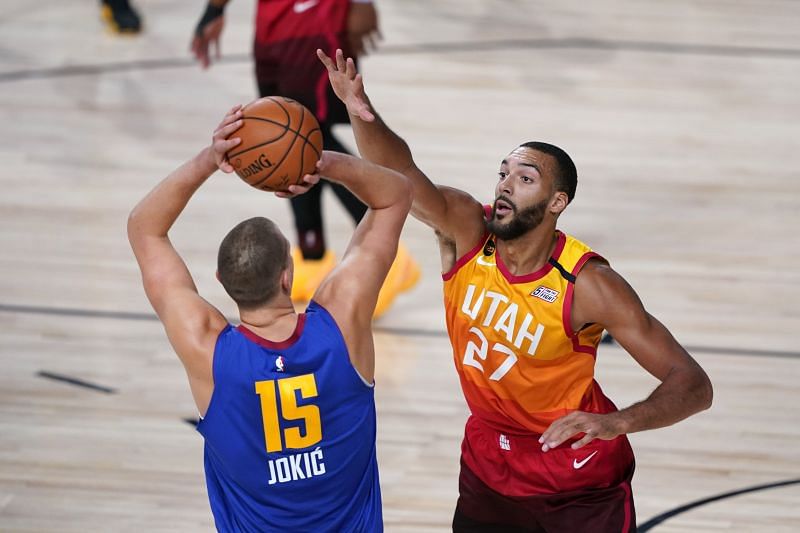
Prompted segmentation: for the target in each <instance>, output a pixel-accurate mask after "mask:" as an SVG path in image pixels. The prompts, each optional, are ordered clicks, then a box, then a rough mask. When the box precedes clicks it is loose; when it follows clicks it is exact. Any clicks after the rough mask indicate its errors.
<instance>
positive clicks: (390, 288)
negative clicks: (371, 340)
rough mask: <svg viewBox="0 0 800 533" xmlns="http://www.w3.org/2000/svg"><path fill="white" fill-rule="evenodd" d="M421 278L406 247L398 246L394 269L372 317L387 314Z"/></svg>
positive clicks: (417, 266) (387, 278) (393, 264)
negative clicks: (399, 295)
mask: <svg viewBox="0 0 800 533" xmlns="http://www.w3.org/2000/svg"><path fill="white" fill-rule="evenodd" d="M419 276H420V270H419V265H417V262H416V261H414V258H413V257H411V254H409V253H408V250H407V249H406V247H405V246H403V245H402V244H400V245H398V247H397V257H395V258H394V263H392V268H390V269H389V273H388V274H387V275H386V280H385V281H384V282H383V287H381V292H380V294H378V303H377V304H376V305H375V312H374V313H373V314H372V317H373V318H378V317H379V316H381V315H382V314H383V313H385V312H386V310H387V309H389V307H390V306H391V305H392V302H394V299H395V298H397V295H398V294H400V293H401V292H405V291H407V290H409V289H411V288H412V287H413V286H414V285H416V284H417V282H418V281H419Z"/></svg>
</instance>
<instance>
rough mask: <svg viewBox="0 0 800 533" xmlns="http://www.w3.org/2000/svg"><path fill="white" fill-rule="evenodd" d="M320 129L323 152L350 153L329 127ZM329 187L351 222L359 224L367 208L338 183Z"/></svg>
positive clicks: (325, 126) (325, 125)
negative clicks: (345, 210)
mask: <svg viewBox="0 0 800 533" xmlns="http://www.w3.org/2000/svg"><path fill="white" fill-rule="evenodd" d="M320 128H321V129H322V139H323V147H324V148H325V150H333V151H334V152H341V153H343V154H349V153H350V151H349V150H348V149H347V148H345V146H344V145H343V144H342V143H341V142H339V139H337V138H336V136H334V135H333V132H332V131H331V127H330V125H328V124H324V125H323V124H321V125H320ZM329 185H330V186H331V188H332V189H333V192H334V194H336V197H337V198H339V201H340V202H342V205H343V206H344V208H345V209H347V212H348V213H349V214H350V218H352V219H353V222H355V223H356V224H358V223H359V222H361V219H362V218H364V214H365V213H366V212H367V206H366V205H364V203H363V202H361V200H359V199H358V198H356V196H355V195H354V194H353V193H351V192H350V191H348V190H347V188H345V187H342V186H341V185H339V184H338V183H329ZM295 216H296V215H295Z"/></svg>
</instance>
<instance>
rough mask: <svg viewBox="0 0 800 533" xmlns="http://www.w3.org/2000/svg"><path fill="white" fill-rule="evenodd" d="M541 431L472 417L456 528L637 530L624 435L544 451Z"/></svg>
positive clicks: (631, 465)
mask: <svg viewBox="0 0 800 533" xmlns="http://www.w3.org/2000/svg"><path fill="white" fill-rule="evenodd" d="M538 438H539V435H530V434H528V435H512V434H508V433H503V432H501V431H498V430H496V429H493V428H490V427H489V426H487V425H485V424H483V423H482V422H480V421H479V420H477V419H476V418H475V417H470V419H469V420H468V421H467V427H466V431H465V436H464V443H463V444H462V460H461V474H460V476H459V482H458V488H459V497H458V505H457V508H456V517H455V519H454V523H453V528H454V531H463V532H467V531H481V530H484V531H502V530H504V529H505V530H509V531H516V530H519V531H548V532H560V531H565V532H572V531H592V532H593V533H594V532H598V533H605V532H629V531H635V530H636V516H635V510H634V505H633V496H632V494H631V486H630V482H631V478H632V477H633V471H634V461H633V452H632V450H631V448H630V444H629V443H628V439H627V438H626V437H625V436H620V437H617V438H616V439H613V440H610V441H604V440H594V441H592V442H590V443H589V444H587V445H586V446H584V447H583V448H580V449H578V450H573V449H572V448H571V447H570V443H565V444H562V445H561V446H559V447H557V448H555V449H553V450H550V451H548V452H542V451H541V444H539V442H538ZM482 528H483V529H482Z"/></svg>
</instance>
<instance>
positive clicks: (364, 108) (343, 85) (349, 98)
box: [317, 49, 375, 122]
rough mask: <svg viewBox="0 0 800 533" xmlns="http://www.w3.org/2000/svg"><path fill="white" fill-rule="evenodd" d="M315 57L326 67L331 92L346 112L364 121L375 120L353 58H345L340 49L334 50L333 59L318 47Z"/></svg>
mask: <svg viewBox="0 0 800 533" xmlns="http://www.w3.org/2000/svg"><path fill="white" fill-rule="evenodd" d="M317 57H319V60H320V61H322V64H323V65H325V68H326V69H328V78H330V80H331V87H333V92H335V93H336V96H338V97H339V100H341V101H342V102H344V105H345V106H347V111H348V113H350V114H351V115H355V116H357V117H358V118H360V119H361V120H363V121H365V122H372V121H373V120H375V115H374V114H373V113H372V110H371V109H370V106H369V103H368V102H367V94H366V93H365V92H364V80H363V79H362V78H361V74H359V73H358V71H357V70H356V64H355V62H354V61H353V59H352V58H350V57H348V58H347V59H345V57H344V52H342V51H341V50H336V60H335V61H334V60H333V59H331V58H330V57H328V55H327V54H326V53H325V52H323V51H322V50H319V49H317Z"/></svg>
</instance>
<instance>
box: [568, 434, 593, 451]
mask: <svg viewBox="0 0 800 533" xmlns="http://www.w3.org/2000/svg"><path fill="white" fill-rule="evenodd" d="M593 440H594V437H593V436H592V435H590V434H589V433H587V434H586V435H584V436H583V438H582V439H581V440H579V441H576V442H573V443H572V449H573V450H577V449H579V448H583V447H584V446H586V445H587V444H589V443H590V442H592V441H593Z"/></svg>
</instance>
